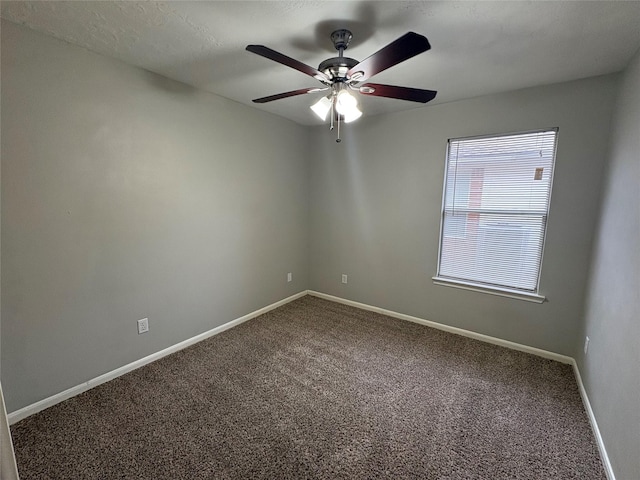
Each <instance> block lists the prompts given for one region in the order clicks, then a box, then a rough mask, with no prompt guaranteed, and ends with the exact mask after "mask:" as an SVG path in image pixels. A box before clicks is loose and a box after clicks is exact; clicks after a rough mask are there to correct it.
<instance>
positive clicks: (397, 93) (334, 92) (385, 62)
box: [247, 29, 437, 143]
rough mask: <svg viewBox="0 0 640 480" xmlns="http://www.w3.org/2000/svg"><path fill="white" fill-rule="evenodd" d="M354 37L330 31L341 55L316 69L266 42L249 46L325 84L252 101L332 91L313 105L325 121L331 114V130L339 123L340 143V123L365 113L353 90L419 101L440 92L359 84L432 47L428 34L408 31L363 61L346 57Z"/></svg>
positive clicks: (338, 31) (339, 31)
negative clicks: (346, 51) (276, 49)
mask: <svg viewBox="0 0 640 480" xmlns="http://www.w3.org/2000/svg"><path fill="white" fill-rule="evenodd" d="M352 38H353V35H352V33H351V32H350V31H349V30H346V29H340V30H335V31H334V32H333V33H332V34H331V41H332V42H333V46H334V47H335V49H336V50H337V51H338V56H337V57H333V58H329V59H327V60H324V61H323V62H321V63H320V65H319V66H318V68H317V69H315V68H313V67H311V66H309V65H306V64H304V63H302V62H299V61H298V60H295V59H293V58H291V57H287V56H286V55H283V54H282V53H279V52H276V51H275V50H272V49H270V48H269V47H265V46H264V45H247V50H248V51H249V52H252V53H255V54H257V55H260V56H262V57H265V58H268V59H269V60H273V61H275V62H278V63H281V64H283V65H286V66H287V67H291V68H293V69H295V70H298V71H299V72H302V73H304V74H306V75H309V76H311V77H313V78H315V79H317V80H319V81H320V82H321V83H322V84H323V85H324V87H322V88H317V87H316V88H303V89H299V90H293V91H290V92H284V93H280V94H276V95H270V96H268V97H262V98H256V99H255V100H253V102H255V103H266V102H271V101H274V100H280V99H282V98H288V97H293V96H297V95H304V94H307V93H317V92H324V91H327V90H329V94H328V95H325V96H323V97H322V98H321V99H320V100H318V101H317V102H316V103H314V104H313V105H311V107H310V108H311V110H313V112H314V113H315V114H316V115H317V116H318V117H319V118H320V119H321V120H323V121H326V119H327V116H329V114H330V129H331V130H333V128H334V123H335V124H337V126H338V136H337V139H336V142H338V143H339V142H340V123H341V122H344V123H350V122H353V121H355V120H357V119H358V118H360V117H361V116H362V111H361V110H360V109H359V108H358V100H357V98H356V97H355V96H354V95H353V94H352V93H351V92H356V93H360V94H362V95H371V96H377V97H386V98H395V99H400V100H406V101H410V102H420V103H427V102H428V101H430V100H433V99H434V98H435V96H436V93H437V92H435V91H434V90H423V89H420V88H410V87H399V86H395V85H382V84H378V83H366V84H364V85H358V84H359V83H361V82H364V81H366V80H367V79H369V78H370V77H372V76H374V75H376V74H378V73H380V72H382V71H384V70H386V69H387V68H389V67H393V66H394V65H397V64H398V63H401V62H404V61H405V60H408V59H409V58H412V57H414V56H416V55H418V54H420V53H423V52H426V51H427V50H429V49H430V48H431V45H429V41H428V40H427V38H426V37H424V36H422V35H418V34H417V33H414V32H408V33H406V34H405V35H403V36H402V37H400V38H398V39H397V40H395V41H393V42H391V43H390V44H388V45H387V46H385V47H383V48H382V49H380V50H378V51H377V52H376V53H374V54H373V55H371V56H370V57H367V58H366V59H364V60H363V61H362V62H358V61H357V60H355V59H353V58H349V57H345V56H344V51H345V50H346V49H347V47H348V46H349V42H350V41H351V39H352Z"/></svg>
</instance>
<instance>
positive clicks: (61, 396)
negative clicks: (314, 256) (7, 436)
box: [8, 290, 307, 425]
mask: <svg viewBox="0 0 640 480" xmlns="http://www.w3.org/2000/svg"><path fill="white" fill-rule="evenodd" d="M305 295H307V291H306V290H303V291H302V292H299V293H296V294H295V295H292V296H290V297H287V298H285V299H283V300H280V301H278V302H275V303H272V304H271V305H268V306H266V307H264V308H261V309H259V310H256V311H255V312H251V313H248V314H247V315H244V316H243V317H240V318H236V319H235V320H231V321H230V322H227V323H225V324H223V325H220V326H219V327H216V328H213V329H211V330H208V331H206V332H204V333H201V334H200V335H196V336H195V337H191V338H189V339H187V340H184V341H182V342H180V343H176V344H175V345H172V346H171V347H167V348H165V349H163V350H160V351H159V352H156V353H152V354H151V355H148V356H146V357H144V358H141V359H139V360H136V361H135V362H131V363H129V364H127V365H123V366H122V367H120V368H116V369H115V370H112V371H110V372H107V373H105V374H103V375H100V376H99V377H96V378H93V379H91V380H88V381H86V382H84V383H81V384H80V385H76V386H75V387H71V388H69V389H67V390H65V391H63V392H60V393H56V394H55V395H52V396H50V397H47V398H45V399H43V400H40V401H39V402H36V403H33V404H31V405H27V406H26V407H23V408H21V409H19V410H16V411H15V412H11V413H10V414H9V415H8V418H9V424H10V425H13V424H14V423H16V422H19V421H20V420H22V419H24V418H27V417H28V416H30V415H33V414H34V413H38V412H39V411H41V410H44V409H45V408H49V407H52V406H53V405H55V404H57V403H60V402H63V401H64V400H67V399H69V398H71V397H75V396H76V395H79V394H81V393H82V392H86V391H87V390H89V389H91V388H93V387H97V386H98V385H100V384H102V383H105V382H108V381H109V380H113V379H114V378H117V377H119V376H121V375H124V374H125V373H128V372H130V371H132V370H135V369H137V368H140V367H143V366H144V365H147V364H149V363H151V362H153V361H155V360H159V359H161V358H162V357H166V356H167V355H170V354H172V353H175V352H177V351H179V350H182V349H183V348H187V347H189V346H191V345H193V344H195V343H198V342H201V341H202V340H205V339H207V338H209V337H212V336H214V335H217V334H219V333H222V332H224V331H225V330H228V329H230V328H232V327H235V326H236V325H240V324H241V323H244V322H246V321H247V320H251V319H252V318H255V317H257V316H259V315H262V314H263V313H267V312H269V311H271V310H273V309H275V308H278V307H281V306H282V305H285V304H287V303H289V302H292V301H294V300H296V299H298V298H300V297H304V296H305Z"/></svg>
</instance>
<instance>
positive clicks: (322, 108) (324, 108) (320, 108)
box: [309, 97, 331, 120]
mask: <svg viewBox="0 0 640 480" xmlns="http://www.w3.org/2000/svg"><path fill="white" fill-rule="evenodd" d="M309 108H311V110H313V112H314V113H315V114H316V115H317V116H318V117H320V119H321V120H326V119H327V114H328V113H329V110H331V100H329V99H328V98H327V97H322V98H321V99H320V100H318V101H317V102H316V103H314V104H313V105H311V107H309Z"/></svg>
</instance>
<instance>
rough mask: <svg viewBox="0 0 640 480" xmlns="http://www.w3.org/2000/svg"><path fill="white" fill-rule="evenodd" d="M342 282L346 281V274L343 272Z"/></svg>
mask: <svg viewBox="0 0 640 480" xmlns="http://www.w3.org/2000/svg"><path fill="white" fill-rule="evenodd" d="M342 283H347V276H346V275H345V274H344V273H343V274H342Z"/></svg>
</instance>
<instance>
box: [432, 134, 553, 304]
mask: <svg viewBox="0 0 640 480" xmlns="http://www.w3.org/2000/svg"><path fill="white" fill-rule="evenodd" d="M556 136H557V129H552V130H544V131H537V132H529V133H519V134H510V135H501V136H492V137H473V138H459V139H451V140H449V145H448V148H447V165H446V170H445V181H444V193H443V201H442V224H441V227H440V254H439V260H438V274H437V276H436V277H434V281H435V282H436V283H438V284H447V285H455V286H461V287H462V288H470V289H474V290H476V289H478V290H481V291H489V292H490V293H498V294H503V295H507V296H516V297H518V298H525V299H528V300H534V301H543V300H544V297H541V296H540V295H539V294H538V283H539V277H540V265H541V262H542V251H543V246H544V238H545V231H546V225H547V215H548V213H549V200H550V197H551V183H552V179H553V166H554V160H555V150H556V148H555V146H556Z"/></svg>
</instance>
